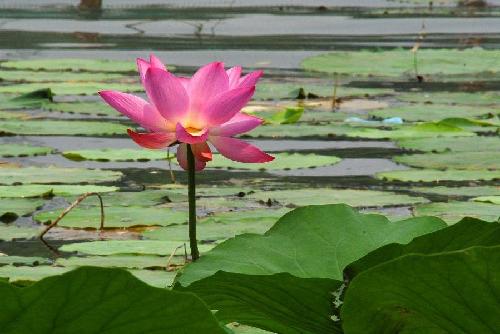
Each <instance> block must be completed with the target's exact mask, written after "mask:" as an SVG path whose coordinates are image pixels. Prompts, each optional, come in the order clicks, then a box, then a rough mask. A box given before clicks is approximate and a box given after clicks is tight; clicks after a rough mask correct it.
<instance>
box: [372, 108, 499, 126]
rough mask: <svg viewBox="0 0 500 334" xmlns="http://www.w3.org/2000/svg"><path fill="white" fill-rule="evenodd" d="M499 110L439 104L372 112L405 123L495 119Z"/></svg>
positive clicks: (380, 116)
mask: <svg viewBox="0 0 500 334" xmlns="http://www.w3.org/2000/svg"><path fill="white" fill-rule="evenodd" d="M498 114H499V112H498V110H494V108H487V107H477V106H452V105H438V104H430V105H429V104H417V105H406V106H401V107H395V108H388V109H381V110H375V111H372V112H370V115H371V116H373V117H377V118H390V117H401V118H402V119H404V120H405V121H409V122H416V121H439V120H442V119H445V118H449V117H463V118H474V117H481V116H490V117H493V116H495V115H498Z"/></svg>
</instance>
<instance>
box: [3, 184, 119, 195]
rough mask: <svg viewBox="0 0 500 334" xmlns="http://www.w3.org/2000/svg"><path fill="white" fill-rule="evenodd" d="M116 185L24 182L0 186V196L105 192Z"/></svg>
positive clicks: (113, 188) (115, 188) (113, 189)
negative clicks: (22, 183)
mask: <svg viewBox="0 0 500 334" xmlns="http://www.w3.org/2000/svg"><path fill="white" fill-rule="evenodd" d="M118 189H119V188H118V187H113V186H94V185H83V186H82V185H74V184H72V185H63V184H57V185H56V184H54V185H45V184H25V185H15V186H0V197H3V198H24V197H26V198H29V197H45V196H47V195H56V196H72V195H82V194H85V193H88V192H98V193H106V192H112V191H117V190H118Z"/></svg>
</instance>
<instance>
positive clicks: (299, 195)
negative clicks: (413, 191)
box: [247, 188, 428, 207]
mask: <svg viewBox="0 0 500 334" xmlns="http://www.w3.org/2000/svg"><path fill="white" fill-rule="evenodd" d="M247 197H248V198H251V199H256V200H261V201H271V203H272V202H273V201H278V202H279V203H281V204H283V205H294V206H304V205H321V204H335V203H345V204H347V205H351V206H354V207H373V206H387V205H403V204H415V203H426V202H428V200H427V199H425V198H423V197H412V196H408V195H403V194H396V193H394V192H389V191H375V190H355V189H331V188H318V189H300V190H275V191H263V192H255V193H253V194H250V195H248V196H247Z"/></svg>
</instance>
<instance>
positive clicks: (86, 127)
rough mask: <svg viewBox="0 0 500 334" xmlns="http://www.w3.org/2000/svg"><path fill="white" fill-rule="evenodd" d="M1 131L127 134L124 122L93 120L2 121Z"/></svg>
mask: <svg viewBox="0 0 500 334" xmlns="http://www.w3.org/2000/svg"><path fill="white" fill-rule="evenodd" d="M0 133H7V134H15V135H59V136H64V135H68V136H105V135H108V136H109V135H114V134H126V133H127V127H126V126H125V125H122V124H117V123H110V122H92V121H62V120H61V121H54V120H39V121H16V120H6V121H0Z"/></svg>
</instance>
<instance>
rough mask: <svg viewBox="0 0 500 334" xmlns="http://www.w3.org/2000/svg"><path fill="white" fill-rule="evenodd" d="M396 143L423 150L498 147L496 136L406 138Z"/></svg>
mask: <svg viewBox="0 0 500 334" xmlns="http://www.w3.org/2000/svg"><path fill="white" fill-rule="evenodd" d="M397 145H398V146H399V147H401V148H404V149H407V150H416V151H424V152H445V151H452V152H483V151H491V150H492V148H494V147H499V145H500V138H497V137H483V136H474V137H453V138H446V137H444V138H443V137H442V138H406V139H400V140H398V141H397Z"/></svg>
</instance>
